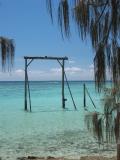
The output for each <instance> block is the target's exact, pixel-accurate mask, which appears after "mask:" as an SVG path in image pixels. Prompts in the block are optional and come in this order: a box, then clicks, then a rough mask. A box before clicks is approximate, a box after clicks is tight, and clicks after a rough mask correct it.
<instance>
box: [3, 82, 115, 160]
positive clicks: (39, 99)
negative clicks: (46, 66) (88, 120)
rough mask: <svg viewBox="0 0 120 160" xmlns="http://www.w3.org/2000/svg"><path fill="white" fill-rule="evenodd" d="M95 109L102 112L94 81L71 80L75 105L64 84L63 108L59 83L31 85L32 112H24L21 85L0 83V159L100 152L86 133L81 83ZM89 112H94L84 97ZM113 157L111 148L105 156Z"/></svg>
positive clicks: (22, 88)
mask: <svg viewBox="0 0 120 160" xmlns="http://www.w3.org/2000/svg"><path fill="white" fill-rule="evenodd" d="M84 83H85V84H86V87H87V88H88V91H89V93H90V95H91V97H92V99H93V101H94V103H95V105H96V107H97V111H98V110H99V111H101V112H102V110H103V107H102V106H103V104H102V102H101V100H100V98H102V94H98V92H97V91H96V90H95V84H94V82H93V81H70V82H69V84H70V87H71V91H72V94H73V97H74V100H75V103H76V106H77V111H75V110H74V106H73V103H72V100H71V97H70V94H69V91H68V88H67V85H66V84H65V98H67V101H66V109H65V110H63V109H62V103H61V82H60V81H32V82H30V89H31V103H32V112H31V113H30V112H25V111H24V82H18V81H16V82H0V157H2V160H6V159H10V160H14V159H16V158H17V157H21V156H28V155H30V156H31V155H33V156H41V157H43V156H55V157H61V156H65V157H68V158H71V157H74V158H75V157H76V158H79V157H80V156H82V155H89V154H100V153H103V147H101V148H99V146H98V143H97V140H96V139H95V138H93V136H92V135H91V134H90V133H89V132H88V131H87V130H86V127H85V124H84V115H85V114H86V111H85V110H84V107H83V84H84ZM86 104H87V108H88V111H95V110H96V109H95V108H94V106H93V105H92V103H91V101H90V99H89V97H88V96H87V97H86ZM108 153H109V154H113V153H114V147H113V148H112V147H111V150H110V151H104V154H108Z"/></svg>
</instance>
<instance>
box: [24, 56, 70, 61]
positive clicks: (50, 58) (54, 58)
mask: <svg viewBox="0 0 120 160" xmlns="http://www.w3.org/2000/svg"><path fill="white" fill-rule="evenodd" d="M24 59H43V60H68V57H48V56H44V57H32V56H31V57H28V56H24Z"/></svg>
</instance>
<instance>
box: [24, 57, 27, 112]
mask: <svg viewBox="0 0 120 160" xmlns="http://www.w3.org/2000/svg"><path fill="white" fill-rule="evenodd" d="M24 107H25V108H24V109H25V111H27V59H25V106H24Z"/></svg>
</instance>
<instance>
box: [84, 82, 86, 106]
mask: <svg viewBox="0 0 120 160" xmlns="http://www.w3.org/2000/svg"><path fill="white" fill-rule="evenodd" d="M83 95H84V98H83V104H84V108H86V92H85V83H84V84H83Z"/></svg>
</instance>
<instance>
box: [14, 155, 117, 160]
mask: <svg viewBox="0 0 120 160" xmlns="http://www.w3.org/2000/svg"><path fill="white" fill-rule="evenodd" d="M17 160H75V159H74V158H73V159H67V158H54V157H47V158H44V157H41V158H38V157H33V156H28V157H23V158H18V159H17ZM77 160H78V159H77ZM79 160H117V159H116V157H111V158H110V157H102V156H84V157H81V158H80V159H79Z"/></svg>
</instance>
